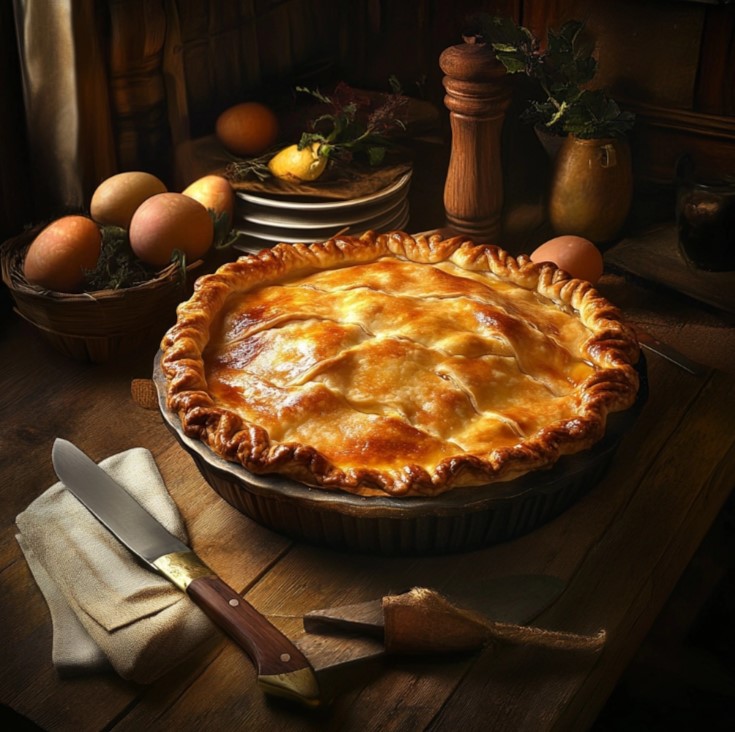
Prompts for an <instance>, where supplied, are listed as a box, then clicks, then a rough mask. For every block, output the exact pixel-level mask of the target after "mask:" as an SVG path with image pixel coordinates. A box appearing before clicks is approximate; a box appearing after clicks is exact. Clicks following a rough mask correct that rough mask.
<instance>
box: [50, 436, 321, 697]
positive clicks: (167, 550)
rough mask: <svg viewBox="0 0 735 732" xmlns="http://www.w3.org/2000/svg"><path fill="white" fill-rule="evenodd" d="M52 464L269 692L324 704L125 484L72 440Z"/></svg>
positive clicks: (312, 678) (283, 644)
mask: <svg viewBox="0 0 735 732" xmlns="http://www.w3.org/2000/svg"><path fill="white" fill-rule="evenodd" d="M51 459H52V462H53V466H54V470H55V471H56V475H57V476H58V477H59V480H61V482H62V483H63V484H64V486H65V487H66V488H67V489H68V490H69V491H70V492H71V493H72V494H73V495H74V496H76V498H77V499H78V500H79V501H80V502H81V503H82V504H83V505H84V506H86V508H87V509H88V510H89V511H90V513H92V514H93V515H94V516H95V517H96V518H97V519H98V520H99V521H100V523H102V525H103V526H105V527H106V528H107V529H108V530H109V531H110V533H111V534H112V535H113V536H114V537H115V538H116V539H117V540H118V541H119V542H120V543H121V544H123V546H125V547H127V549H129V550H130V551H131V552H132V553H133V554H134V555H135V556H136V557H138V559H139V560H141V561H142V562H143V563H144V564H145V565H146V566H147V567H149V568H150V569H151V570H153V571H155V572H157V573H158V574H160V575H162V576H164V577H166V578H167V579H168V580H170V581H171V582H172V583H173V584H174V585H176V586H177V587H178V588H179V589H181V590H182V591H183V592H185V593H186V594H187V595H188V596H189V597H190V598H191V599H192V600H193V601H194V602H195V603H196V604H197V605H198V606H199V607H200V608H201V609H202V610H203V611H204V612H205V613H206V614H207V615H208V616H209V618H210V619H211V620H212V621H213V622H214V623H215V624H216V625H217V626H219V627H220V628H221V629H222V630H223V631H224V632H225V633H227V635H229V636H230V638H232V639H233V640H234V641H235V642H236V643H237V644H238V645H239V646H240V647H241V648H242V649H243V650H244V651H245V652H246V654H247V655H248V656H249V657H250V659H251V660H252V662H253V664H254V666H255V668H256V670H257V673H258V684H259V686H260V687H261V688H262V689H263V691H264V692H266V693H267V694H270V695H273V696H279V697H285V698H288V699H292V700H295V701H298V702H300V703H302V704H305V705H307V706H309V707H316V706H320V705H321V704H323V703H324V701H325V699H324V698H323V695H322V694H321V690H320V685H319V681H318V679H317V676H316V674H315V672H314V669H313V668H312V666H311V664H310V663H309V661H308V660H307V658H306V657H305V656H304V654H303V653H302V652H301V651H300V650H299V649H298V648H297V647H296V646H295V645H294V644H293V643H292V642H291V641H290V640H289V639H288V638H287V637H286V636H285V635H284V634H283V633H281V631H280V630H279V629H278V628H276V626H275V625H273V624H272V623H271V622H270V621H269V620H268V619H267V618H265V616H263V615H261V613H259V612H258V611H257V610H256V609H255V608H254V607H253V606H252V605H251V604H250V603H248V602H247V601H246V600H245V599H244V598H243V597H241V595H240V594H239V593H238V592H236V591H235V590H233V589H232V588H231V587H230V586H229V585H228V584H227V583H226V582H224V581H223V580H222V579H221V578H219V577H218V576H217V575H216V574H215V572H213V571H212V570H211V569H210V568H209V567H207V565H206V564H204V562H203V561H202V560H201V559H200V558H199V557H198V556H197V555H196V554H195V553H194V552H193V551H192V550H191V548H190V547H188V546H187V545H186V544H184V543H183V542H182V541H180V540H179V539H177V538H176V537H175V536H173V534H171V533H170V532H169V531H168V530H167V529H166V528H164V527H163V526H162V525H161V524H160V523H159V522H158V521H157V520H156V519H155V518H154V517H153V516H152V515H151V514H150V513H148V511H147V510H146V509H144V508H143V507H142V506H141V505H140V504H139V503H138V502H137V501H136V500H135V499H134V498H133V497H132V496H131V495H130V494H129V493H128V492H127V491H126V490H125V489H124V488H123V487H122V486H121V485H120V484H118V483H117V482H116V481H115V480H113V479H112V478H111V477H110V476H109V475H108V474H107V473H106V472H105V471H104V470H103V469H102V468H100V467H99V466H98V465H97V464H96V463H95V462H94V461H93V460H91V459H90V458H89V457H88V456H87V455H85V453H84V452H82V451H81V450H80V449H79V448H78V447H76V446H75V445H73V444H72V443H71V442H69V441H68V440H63V439H61V438H57V439H56V440H55V442H54V445H53V449H52V453H51Z"/></svg>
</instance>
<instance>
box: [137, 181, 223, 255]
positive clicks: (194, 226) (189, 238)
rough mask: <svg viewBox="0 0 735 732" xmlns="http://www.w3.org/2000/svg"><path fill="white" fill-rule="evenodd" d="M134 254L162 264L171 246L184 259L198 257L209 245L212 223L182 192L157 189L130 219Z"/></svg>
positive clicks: (197, 203)
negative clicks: (165, 191)
mask: <svg viewBox="0 0 735 732" xmlns="http://www.w3.org/2000/svg"><path fill="white" fill-rule="evenodd" d="M129 237H130V246H131V248H132V250H133V252H134V253H135V256H136V257H138V258H139V259H140V260H142V261H143V262H145V263H146V264H150V265H152V266H153V267H165V266H166V265H167V264H168V263H169V262H170V261H171V255H172V254H173V252H174V250H175V249H178V250H180V251H182V252H183V253H184V254H185V255H186V259H187V262H194V261H196V260H197V259H201V257H203V256H204V255H205V254H206V253H207V251H209V248H210V247H211V246H212V241H213V239H214V224H213V222H212V217H211V215H210V214H209V211H207V209H206V208H204V206H202V204H201V203H199V202H198V201H195V200H194V199H193V198H191V197H190V196H185V195H184V194H183V193H159V194H157V195H155V196H151V197H150V198H148V199H147V200H145V201H144V202H143V203H142V204H141V205H140V206H139V207H138V209H137V210H136V212H135V213H134V214H133V219H132V221H131V222H130V231H129Z"/></svg>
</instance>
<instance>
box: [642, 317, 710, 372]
mask: <svg viewBox="0 0 735 732" xmlns="http://www.w3.org/2000/svg"><path fill="white" fill-rule="evenodd" d="M635 332H636V335H637V336H638V342H639V343H640V344H641V346H642V347H643V348H645V349H646V350H648V351H650V352H651V353H655V354H656V355H657V356H661V358H663V359H665V360H666V361H668V362H669V363H673V364H674V366H678V367H679V368H680V369H683V370H684V371H686V372H687V373H689V374H691V375H692V376H705V375H706V374H707V367H706V366H703V365H702V364H701V363H697V362H696V361H693V360H692V359H691V358H688V357H687V356H685V355H684V354H683V353H680V352H679V351H677V350H676V349H675V348H673V347H672V346H670V345H669V344H668V343H663V342H662V341H660V340H658V338H656V337H655V336H652V335H651V334H650V333H649V332H648V331H645V330H643V329H642V328H640V327H636V329H635Z"/></svg>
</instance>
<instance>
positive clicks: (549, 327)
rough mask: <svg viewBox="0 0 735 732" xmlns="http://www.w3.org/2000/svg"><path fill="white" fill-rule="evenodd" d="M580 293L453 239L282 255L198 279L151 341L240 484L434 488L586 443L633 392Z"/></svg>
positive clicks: (613, 328)
mask: <svg viewBox="0 0 735 732" xmlns="http://www.w3.org/2000/svg"><path fill="white" fill-rule="evenodd" d="M638 355H639V349H638V343H637V341H636V339H635V336H634V335H633V334H632V332H631V330H630V329H629V328H628V327H627V326H626V325H625V324H624V322H623V321H622V319H621V316H620V313H619V311H618V310H617V309H616V308H615V307H614V306H613V305H611V304H610V303H609V302H608V301H607V300H606V299H604V298H603V297H602V296H601V295H600V294H599V293H598V292H597V291H596V290H595V289H594V288H593V287H592V285H590V284H589V283H587V282H584V281H582V280H577V279H572V278H570V277H569V276H568V275H567V274H566V273H565V272H562V271H561V270H559V269H557V268H555V267H554V266H553V265H551V264H541V265H539V264H534V263H533V262H531V261H530V259H529V258H528V257H527V256H525V255H521V256H519V257H517V258H514V257H512V256H510V255H509V254H508V253H506V252H505V251H503V250H502V249H500V248H498V247H495V246H487V245H484V246H478V245H475V244H473V243H472V242H470V241H467V240H465V239H463V238H461V237H455V238H450V239H442V238H441V237H440V236H431V237H423V236H418V237H416V238H414V237H411V236H409V235H408V234H405V233H403V232H393V233H391V234H380V235H377V234H375V233H373V232H369V233H367V234H364V235H363V236H361V237H359V238H357V237H348V236H346V237H342V238H336V239H333V240H330V241H327V242H324V243H319V244H312V245H309V246H306V245H302V244H296V245H291V244H279V245H277V246H275V247H273V248H272V249H267V250H264V251H262V252H260V253H258V254H257V255H250V256H245V257H242V258H240V259H239V260H237V261H235V262H230V263H228V264H225V265H223V266H222V267H220V269H219V270H218V271H217V272H216V273H214V274H211V275H206V276H204V277H202V278H200V280H199V281H198V283H197V286H196V289H195V292H194V294H193V295H192V297H191V298H190V299H189V300H188V301H187V302H185V303H182V304H181V305H180V306H179V310H178V319H177V322H176V324H175V325H174V326H173V327H172V328H171V330H170V331H169V332H168V333H167V334H166V336H165V337H164V339H163V342H162V358H161V366H162V370H163V373H164V375H165V377H166V384H167V386H166V388H167V403H168V406H169V408H170V409H171V410H172V411H173V412H174V413H177V414H178V415H179V417H180V420H181V424H182V427H183V430H184V432H185V433H186V434H187V435H189V436H190V437H194V438H197V439H199V440H201V441H203V442H204V443H206V444H207V445H208V446H209V447H210V448H211V449H212V450H213V451H214V452H215V453H216V454H218V455H219V456H221V457H223V458H225V459H226V460H230V461H233V462H236V463H240V464H242V465H243V466H244V467H245V468H246V469H247V470H248V471H250V472H253V473H278V474H281V475H285V476H288V477H291V478H294V479H296V480H298V481H301V482H303V483H306V484H308V485H312V486H319V487H321V488H324V489H338V490H342V491H347V492H350V493H356V494H361V495H386V494H387V495H390V496H416V495H422V496H427V495H437V494H440V493H443V492H445V491H448V490H451V489H453V488H456V487H458V486H471V485H484V484H488V483H492V482H495V481H501V480H509V479H512V478H515V477H517V476H519V475H522V474H524V473H527V472H528V471H531V470H538V469H542V468H546V467H549V466H551V465H553V464H554V463H555V462H556V461H557V459H558V458H559V457H560V456H561V455H564V454H569V453H575V452H579V451H581V450H585V449H587V448H589V447H591V446H592V445H593V444H595V443H596V442H597V441H598V440H600V439H601V438H602V436H603V434H604V431H605V426H606V421H607V416H608V414H609V413H611V412H616V411H621V410H625V409H627V408H629V407H630V406H631V405H632V404H633V403H634V401H635V399H636V394H637V390H638V372H637V371H636V368H635V363H636V361H637V359H638Z"/></svg>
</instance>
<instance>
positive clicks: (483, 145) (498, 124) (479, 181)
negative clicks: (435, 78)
mask: <svg viewBox="0 0 735 732" xmlns="http://www.w3.org/2000/svg"><path fill="white" fill-rule="evenodd" d="M439 66H440V68H441V70H442V71H443V72H444V74H445V76H444V78H443V81H442V83H443V84H444V89H445V90H446V96H445V97H444V104H445V106H446V107H447V109H448V110H449V119H450V123H451V130H452V147H451V154H450V158H449V168H448V170H447V180H446V183H445V185H444V211H445V215H446V219H447V223H448V224H449V226H450V227H451V228H452V229H454V230H455V231H457V232H458V233H460V234H465V235H467V236H469V237H470V238H472V239H475V240H483V241H486V242H492V241H493V240H496V239H497V237H498V236H499V234H500V229H501V214H502V209H503V169H502V162H501V133H502V130H503V122H504V120H505V113H506V111H507V109H508V106H509V105H510V99H511V94H512V88H511V84H510V81H509V77H508V75H507V73H506V71H505V68H504V66H503V65H502V64H501V63H500V62H499V61H498V60H497V59H496V58H495V54H494V52H493V50H492V48H491V47H490V46H489V45H487V44H485V43H482V42H481V40H479V39H477V38H475V37H473V36H468V37H465V39H464V43H461V44H458V45H456V46H450V47H449V48H447V49H445V50H444V51H443V52H442V54H441V56H440V57H439Z"/></svg>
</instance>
